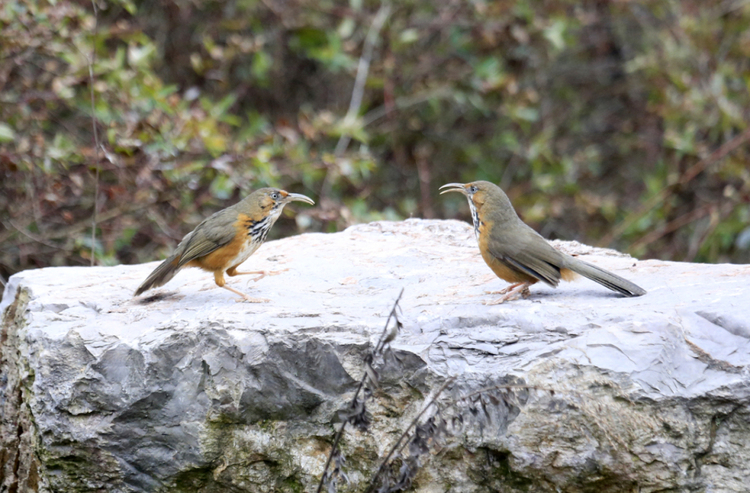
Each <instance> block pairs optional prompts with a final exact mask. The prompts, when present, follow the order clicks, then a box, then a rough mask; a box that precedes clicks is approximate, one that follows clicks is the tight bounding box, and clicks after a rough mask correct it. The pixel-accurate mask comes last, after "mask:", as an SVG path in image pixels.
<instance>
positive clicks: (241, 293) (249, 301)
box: [221, 285, 271, 303]
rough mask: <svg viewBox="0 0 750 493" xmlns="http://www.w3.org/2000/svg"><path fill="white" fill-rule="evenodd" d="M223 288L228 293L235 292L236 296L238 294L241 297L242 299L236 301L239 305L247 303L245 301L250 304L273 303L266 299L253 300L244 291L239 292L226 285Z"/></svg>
mask: <svg viewBox="0 0 750 493" xmlns="http://www.w3.org/2000/svg"><path fill="white" fill-rule="evenodd" d="M221 287H222V288H224V289H226V290H228V291H231V292H233V293H234V294H236V295H238V296H240V299H238V300H235V301H237V303H242V302H245V301H247V302H248V303H267V302H269V301H271V300H267V299H265V298H253V297H252V296H248V295H246V294H245V293H243V292H242V291H238V290H236V289H234V288H233V287H231V286H227V285H224V286H221Z"/></svg>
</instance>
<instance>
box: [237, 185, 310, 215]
mask: <svg viewBox="0 0 750 493" xmlns="http://www.w3.org/2000/svg"><path fill="white" fill-rule="evenodd" d="M245 200H246V201H247V202H248V203H249V204H250V206H251V207H258V208H259V209H260V210H259V212H260V213H261V214H265V215H271V216H276V217H278V216H279V214H281V210H282V209H283V208H284V206H285V205H287V204H288V203H290V202H305V203H307V204H310V205H314V204H315V202H314V201H313V199H311V198H310V197H308V196H306V195H302V194H301V193H289V192H287V191H286V190H279V189H278V188H260V189H258V190H256V191H254V192H253V193H251V194H250V195H249V196H248V197H247V199H245Z"/></svg>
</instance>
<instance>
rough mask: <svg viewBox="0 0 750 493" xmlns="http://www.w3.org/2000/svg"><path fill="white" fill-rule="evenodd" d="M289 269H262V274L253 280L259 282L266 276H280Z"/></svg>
mask: <svg viewBox="0 0 750 493" xmlns="http://www.w3.org/2000/svg"><path fill="white" fill-rule="evenodd" d="M288 270H289V269H281V270H268V271H266V270H262V271H259V272H258V274H260V275H259V276H258V277H256V278H255V279H253V282H258V281H260V280H261V279H263V278H264V277H266V276H278V275H279V274H281V273H282V272H286V271H288Z"/></svg>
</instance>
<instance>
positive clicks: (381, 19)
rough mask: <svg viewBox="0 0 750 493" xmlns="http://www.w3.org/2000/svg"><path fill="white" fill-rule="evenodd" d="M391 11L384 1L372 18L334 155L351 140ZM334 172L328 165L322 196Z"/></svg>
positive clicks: (329, 185) (337, 154)
mask: <svg viewBox="0 0 750 493" xmlns="http://www.w3.org/2000/svg"><path fill="white" fill-rule="evenodd" d="M390 13H391V4H390V2H388V1H384V2H383V3H382V4H381V5H380V9H379V10H378V13H377V14H375V18H374V19H373V20H372V24H371V25H370V29H369V31H368V32H367V37H366V38H365V44H364V47H363V48H362V56H360V57H359V64H358V65H357V76H356V77H355V79H354V88H353V89H352V98H351V100H350V101H349V110H348V111H347V112H346V116H345V117H344V126H343V127H344V128H343V133H342V134H341V136H340V137H339V141H338V143H337V144H336V149H335V150H334V156H336V157H340V156H341V155H342V154H343V153H344V151H346V148H347V147H348V146H349V142H351V132H350V131H349V130H347V128H348V127H349V126H351V125H353V124H354V120H355V118H356V117H357V113H359V108H360V107H361V106H362V98H363V97H364V93H365V84H366V82H367V75H368V73H369V71H370V62H371V61H372V54H373V51H374V50H375V43H376V42H377V40H378V35H379V34H380V30H381V29H382V28H383V24H385V21H386V19H388V16H389V15H390ZM332 175H333V173H332V172H331V168H330V166H329V167H326V176H325V178H323V186H322V187H321V191H320V196H321V198H324V197H327V196H328V195H329V194H330V192H331V188H332V186H333V176H332Z"/></svg>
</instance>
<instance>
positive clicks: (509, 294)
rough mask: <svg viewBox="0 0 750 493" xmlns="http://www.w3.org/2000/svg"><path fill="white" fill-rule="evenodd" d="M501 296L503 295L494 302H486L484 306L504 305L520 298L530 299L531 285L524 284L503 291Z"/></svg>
mask: <svg viewBox="0 0 750 493" xmlns="http://www.w3.org/2000/svg"><path fill="white" fill-rule="evenodd" d="M499 294H502V295H503V296H501V297H499V298H498V299H496V300H493V301H485V302H484V304H485V305H500V304H502V303H505V302H506V301H512V300H517V299H518V298H528V297H529V295H530V294H531V291H529V284H526V283H523V282H522V283H518V284H514V285H513V286H509V287H508V288H506V289H503V290H502V291H501V292H500V293H499Z"/></svg>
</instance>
